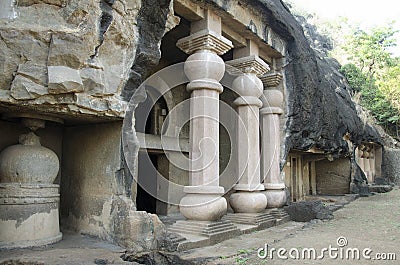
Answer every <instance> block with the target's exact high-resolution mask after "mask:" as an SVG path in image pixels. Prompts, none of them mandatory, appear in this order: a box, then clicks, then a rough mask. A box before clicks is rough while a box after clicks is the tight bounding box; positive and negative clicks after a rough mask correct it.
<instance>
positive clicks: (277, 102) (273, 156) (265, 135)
mask: <svg viewBox="0 0 400 265" xmlns="http://www.w3.org/2000/svg"><path fill="white" fill-rule="evenodd" d="M261 80H262V81H263V83H264V88H265V90H264V92H263V93H264V96H263V97H262V100H263V108H262V109H261V110H260V115H261V139H262V140H261V154H262V155H261V174H262V176H261V177H262V179H263V180H264V187H265V191H264V192H263V193H264V194H265V196H266V197H267V200H268V205H267V208H280V207H282V206H283V205H285V203H286V192H285V183H284V181H283V179H282V177H281V173H280V167H279V157H280V145H281V142H280V126H279V115H281V114H283V110H282V109H281V105H282V103H283V94H282V92H281V91H279V90H278V89H277V88H276V87H277V86H278V85H279V84H280V82H281V80H282V74H280V73H278V72H274V73H270V74H267V75H265V76H263V77H261Z"/></svg>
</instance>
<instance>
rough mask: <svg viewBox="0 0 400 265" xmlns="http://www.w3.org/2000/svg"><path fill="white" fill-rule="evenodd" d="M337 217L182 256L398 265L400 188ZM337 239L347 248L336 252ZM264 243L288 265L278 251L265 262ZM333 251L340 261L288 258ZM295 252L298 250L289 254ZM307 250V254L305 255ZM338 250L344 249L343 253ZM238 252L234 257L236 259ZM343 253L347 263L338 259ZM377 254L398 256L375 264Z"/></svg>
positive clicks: (354, 204) (350, 207) (219, 260)
mask: <svg viewBox="0 0 400 265" xmlns="http://www.w3.org/2000/svg"><path fill="white" fill-rule="evenodd" d="M334 215H335V218H334V219H333V220H331V221H326V222H321V221H320V222H312V223H307V224H299V223H294V222H291V223H287V224H285V225H283V226H280V227H278V229H268V230H266V231H260V232H256V233H253V234H250V235H245V236H241V237H240V238H237V239H233V240H228V241H225V242H223V243H221V244H218V245H216V246H214V247H208V248H203V249H199V250H195V251H192V252H191V253H187V254H186V255H183V256H184V257H186V258H191V257H201V256H202V257H206V256H207V255H208V256H209V257H210V256H214V257H215V258H214V259H213V261H210V262H209V263H208V264H249V265H250V264H253V265H255V264H278V265H279V264H363V265H368V264H393V265H394V264H396V265H397V264H400V189H399V188H396V189H394V190H393V191H392V192H390V193H386V194H378V195H375V196H371V197H368V198H360V199H358V200H356V201H354V202H352V203H351V204H348V205H346V206H345V207H344V208H343V209H340V210H338V211H336V212H335V214H334ZM299 226H300V227H299ZM279 230H280V231H279ZM339 237H345V240H344V238H342V240H341V242H340V244H343V243H345V242H344V241H347V245H346V246H344V247H342V248H339V247H338V242H337V240H338V238H339ZM265 243H267V244H268V245H269V251H270V250H271V248H275V249H279V248H284V249H286V251H287V252H286V253H284V252H283V250H282V253H281V254H282V255H281V256H286V257H287V260H282V259H279V257H278V255H277V252H276V251H275V252H273V255H274V258H273V259H272V260H271V258H270V257H267V258H266V259H260V258H259V257H257V250H258V249H259V248H261V247H264V245H265ZM330 245H331V246H332V248H338V250H337V251H335V250H334V249H332V252H331V256H332V257H335V253H337V255H339V256H338V258H336V259H334V258H330V256H329V250H327V251H326V252H325V253H324V258H323V259H320V260H314V259H311V260H310V259H298V260H295V259H293V258H291V257H290V256H289V253H288V252H289V251H291V254H292V256H296V255H297V250H298V252H299V257H300V258H301V257H302V252H303V251H304V253H305V254H306V257H307V256H308V253H309V252H311V256H312V257H313V254H312V250H310V248H314V249H315V250H316V256H317V257H318V256H320V255H321V250H322V249H323V248H329V246H330ZM292 248H296V249H297V250H291V249H292ZM305 248H306V250H304V249H305ZM350 248H351V249H353V250H351V249H350ZM355 248H357V249H358V250H355ZM367 248H369V249H371V251H368V250H365V251H366V252H365V256H370V257H371V259H370V260H367V259H365V258H363V251H364V249H367ZM339 249H343V252H342V251H341V250H339ZM349 249H350V250H349ZM234 250H235V251H236V253H235V255H234V256H232V255H233V251H234ZM269 251H268V252H269ZM348 251H349V252H348ZM353 251H354V252H353ZM358 251H360V252H359V253H360V260H357V259H353V257H357V252H358ZM341 252H342V253H343V255H342V257H343V259H341V256H340V253H341ZM346 253H349V254H346ZM378 253H395V255H396V258H397V260H391V261H382V260H376V256H375V255H376V254H378ZM260 254H263V252H260ZM218 255H219V257H218ZM346 255H347V256H349V257H350V260H346ZM389 255H390V254H389ZM392 258H393V257H392Z"/></svg>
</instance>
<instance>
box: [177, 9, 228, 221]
mask: <svg viewBox="0 0 400 265" xmlns="http://www.w3.org/2000/svg"><path fill="white" fill-rule="evenodd" d="M177 46H178V47H179V48H180V49H181V50H183V51H184V52H186V53H188V54H191V55H190V56H189V58H188V59H187V60H186V62H185V66H184V71H185V74H186V76H187V77H188V79H189V80H190V83H189V84H188V85H187V90H188V91H190V92H191V98H190V145H191V146H190V148H191V150H190V172H189V185H190V186H186V187H185V188H184V192H185V193H186V195H185V196H184V197H183V198H182V200H181V201H180V211H181V213H182V214H183V215H184V216H185V217H186V218H187V219H190V220H198V221H215V220H219V219H220V218H221V217H222V216H223V215H224V214H225V213H226V210H227V202H226V200H225V198H223V197H222V195H223V194H224V188H223V187H221V186H219V94H220V93H221V92H222V91H223V87H222V85H221V84H220V83H219V81H220V80H221V79H222V77H223V76H224V72H225V64H224V61H223V60H222V59H221V58H220V57H219V56H218V55H222V54H224V53H226V52H227V51H229V50H230V49H231V48H232V47H233V46H232V43H231V42H230V41H229V40H228V39H226V38H224V37H222V35H221V18H220V17H219V16H217V15H216V14H214V13H212V11H210V10H207V11H205V17H204V19H202V20H200V21H196V22H192V25H191V35H190V36H188V37H186V38H183V39H180V40H179V41H178V42H177Z"/></svg>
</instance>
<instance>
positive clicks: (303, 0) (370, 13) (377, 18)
mask: <svg viewBox="0 0 400 265" xmlns="http://www.w3.org/2000/svg"><path fill="white" fill-rule="evenodd" d="M291 2H293V3H294V4H295V5H296V6H298V7H300V8H302V9H304V10H307V11H308V12H309V13H316V14H317V15H318V16H320V17H321V18H326V19H335V18H336V17H338V16H343V17H347V18H348V19H349V21H350V22H355V23H359V24H360V25H361V27H362V28H364V29H368V28H369V27H373V26H383V25H385V24H387V23H388V22H390V21H393V20H395V21H396V24H395V25H396V28H397V29H399V30H400V1H399V0H378V1H372V0H335V1H328V0H291ZM392 52H394V53H395V55H397V56H400V33H398V34H397V47H396V48H394V49H393V50H392Z"/></svg>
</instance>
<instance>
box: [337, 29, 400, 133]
mask: <svg viewBox="0 0 400 265" xmlns="http://www.w3.org/2000/svg"><path fill="white" fill-rule="evenodd" d="M396 32H397V31H396V30H395V29H394V28H393V23H391V24H389V25H388V26H384V27H375V28H373V29H371V30H370V31H369V32H367V31H364V30H361V29H359V28H357V29H355V30H354V31H353V33H352V34H351V35H349V36H348V37H347V41H346V42H345V43H344V45H343V46H342V47H341V48H342V50H343V51H344V52H345V53H346V55H347V58H346V60H347V63H346V64H344V65H343V66H342V68H341V72H342V73H343V74H344V75H345V76H346V78H347V80H348V81H349V84H350V86H351V87H352V88H353V92H354V93H353V95H359V96H360V98H361V104H362V105H363V106H364V107H365V108H367V109H368V110H369V111H370V113H372V115H373V116H374V117H375V118H376V119H377V121H378V122H379V123H380V124H381V125H383V126H384V127H385V128H386V129H387V130H388V131H389V132H391V133H392V134H394V135H396V136H398V132H399V125H400V58H398V57H395V56H393V55H392V54H391V53H390V51H389V49H390V48H391V47H393V46H395V45H396V40H395V38H394V35H395V34H396Z"/></svg>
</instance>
